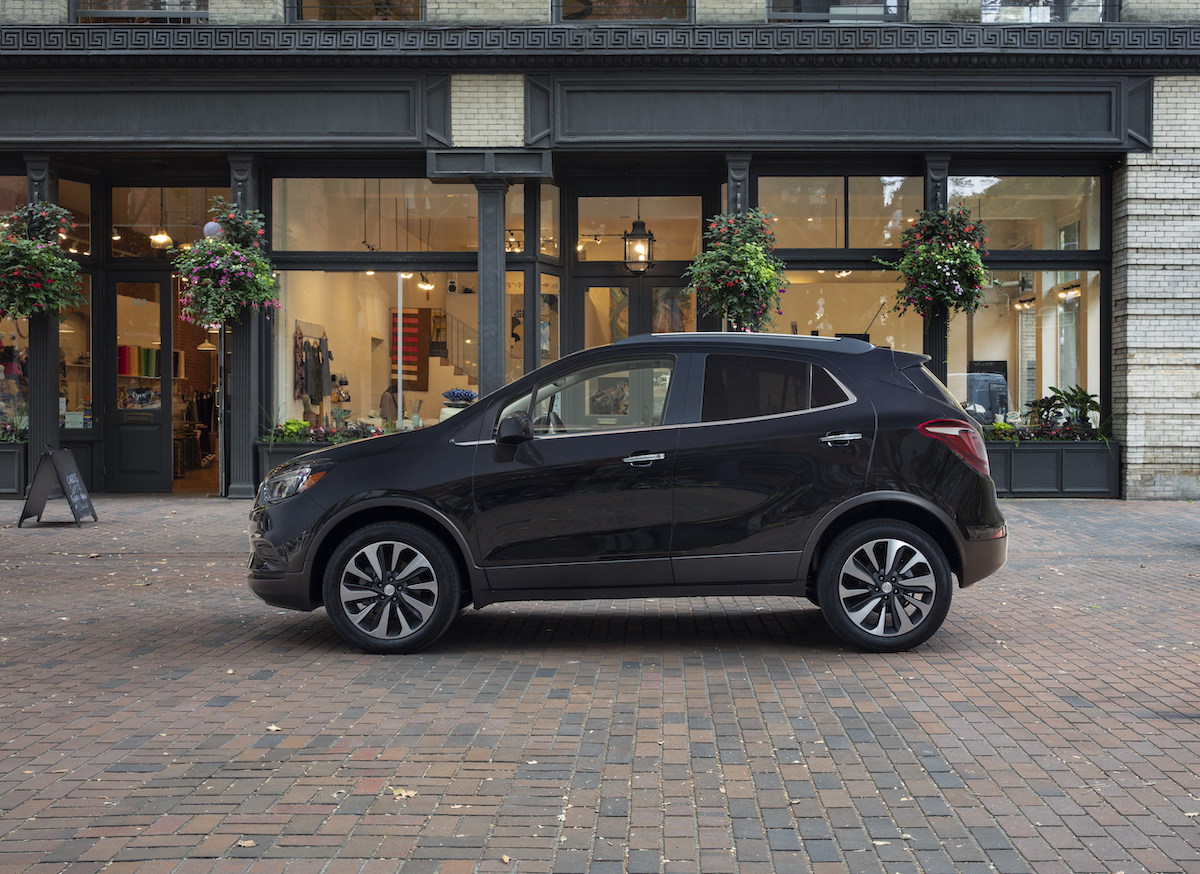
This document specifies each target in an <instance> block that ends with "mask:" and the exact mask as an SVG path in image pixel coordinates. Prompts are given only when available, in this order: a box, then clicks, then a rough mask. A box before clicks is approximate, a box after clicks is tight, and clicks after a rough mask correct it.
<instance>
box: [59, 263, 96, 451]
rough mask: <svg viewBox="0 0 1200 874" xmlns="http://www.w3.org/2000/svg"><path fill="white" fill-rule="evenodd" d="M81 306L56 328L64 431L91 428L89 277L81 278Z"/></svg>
mask: <svg viewBox="0 0 1200 874" xmlns="http://www.w3.org/2000/svg"><path fill="white" fill-rule="evenodd" d="M82 280H83V296H84V302H83V303H82V304H80V305H79V306H77V307H72V308H71V309H69V310H66V311H64V312H63V314H62V321H61V322H59V325H58V356H59V374H58V377H59V380H58V418H59V424H61V425H62V426H63V427H64V428H91V427H92V424H93V418H92V282H91V280H92V277H91V276H89V275H87V274H84V275H83V277H82Z"/></svg>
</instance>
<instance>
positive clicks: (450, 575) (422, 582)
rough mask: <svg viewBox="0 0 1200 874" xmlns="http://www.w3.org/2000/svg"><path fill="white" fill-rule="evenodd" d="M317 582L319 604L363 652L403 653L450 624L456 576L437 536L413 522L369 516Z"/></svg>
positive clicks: (455, 602) (455, 604)
mask: <svg viewBox="0 0 1200 874" xmlns="http://www.w3.org/2000/svg"><path fill="white" fill-rule="evenodd" d="M322 589H323V594H324V598H325V612H326V613H328V614H329V619H330V621H331V622H332V623H333V627H334V628H335V629H337V632H338V634H340V635H341V636H342V637H343V638H344V639H345V640H346V641H348V642H349V643H351V644H353V645H354V646H356V647H358V648H360V649H362V650H364V651H366V652H376V653H409V652H418V651H419V650H422V649H424V648H425V647H427V646H429V645H430V644H431V643H433V642H434V641H435V640H437V639H438V638H439V637H441V636H442V634H443V633H445V631H446V629H447V628H449V627H450V623H451V622H452V621H453V620H454V617H455V616H456V615H457V613H458V601H459V594H460V592H461V591H462V584H461V581H460V579H459V573H458V567H457V565H455V563H454V559H453V558H451V556H450V553H449V552H448V551H447V550H446V547H445V545H443V543H442V542H441V541H440V540H439V539H438V538H437V537H435V536H434V535H432V534H430V533H429V532H428V531H426V530H425V529H424V528H420V527H418V526H416V525H409V524H406V523H401V522H376V523H374V524H372V525H368V526H366V527H365V528H363V529H362V530H360V531H357V532H355V533H354V534H353V535H351V536H350V537H348V538H346V540H345V541H343V542H342V544H341V545H340V546H339V547H338V548H337V550H336V551H335V552H334V554H333V557H332V558H331V559H330V560H329V565H328V567H327V568H326V569H325V579H324V582H323V586H322Z"/></svg>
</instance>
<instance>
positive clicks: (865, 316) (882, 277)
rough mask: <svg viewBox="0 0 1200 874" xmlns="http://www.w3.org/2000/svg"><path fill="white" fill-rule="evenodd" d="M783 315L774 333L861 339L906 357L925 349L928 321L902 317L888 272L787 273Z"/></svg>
mask: <svg viewBox="0 0 1200 874" xmlns="http://www.w3.org/2000/svg"><path fill="white" fill-rule="evenodd" d="M787 276H788V287H787V292H786V293H785V294H784V295H783V298H782V306H781V309H782V310H783V315H781V316H780V315H777V316H775V323H774V325H773V326H772V327H771V328H770V332H771V333H773V334H809V335H812V336H819V337H839V336H849V337H859V338H861V339H864V340H868V341H869V342H871V343H874V344H875V345H876V346H889V347H891V348H893V349H900V350H903V351H906V352H921V351H922V349H923V347H924V319H922V318H921V317H920V316H918V315H916V314H914V313H908V314H907V315H903V316H902V315H898V314H897V313H895V312H894V311H893V310H892V306H893V304H894V303H895V300H896V288H897V279H896V274H895V273H893V272H892V271H888V270H832V269H830V270H789V271H788V274H787Z"/></svg>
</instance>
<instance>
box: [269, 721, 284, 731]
mask: <svg viewBox="0 0 1200 874" xmlns="http://www.w3.org/2000/svg"><path fill="white" fill-rule="evenodd" d="M267 731H283V729H282V728H280V727H279V726H278V725H276V724H275V723H273V722H272V723H271V724H270V725H268V726H267Z"/></svg>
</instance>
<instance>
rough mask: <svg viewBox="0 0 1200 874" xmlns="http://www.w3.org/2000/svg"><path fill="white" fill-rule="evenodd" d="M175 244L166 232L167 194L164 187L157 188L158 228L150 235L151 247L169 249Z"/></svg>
mask: <svg viewBox="0 0 1200 874" xmlns="http://www.w3.org/2000/svg"><path fill="white" fill-rule="evenodd" d="M173 245H175V241H174V240H172V239H171V235H170V234H168V233H167V195H166V189H165V188H160V189H158V229H157V230H156V231H155V232H154V233H153V234H151V235H150V248H151V249H170V248H171V247H172V246H173Z"/></svg>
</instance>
